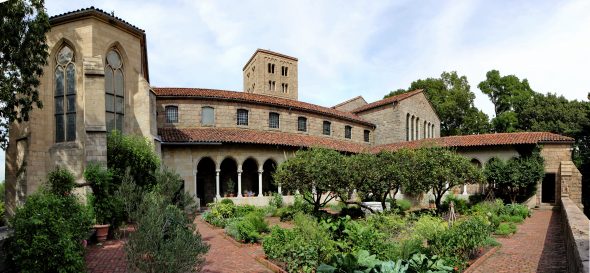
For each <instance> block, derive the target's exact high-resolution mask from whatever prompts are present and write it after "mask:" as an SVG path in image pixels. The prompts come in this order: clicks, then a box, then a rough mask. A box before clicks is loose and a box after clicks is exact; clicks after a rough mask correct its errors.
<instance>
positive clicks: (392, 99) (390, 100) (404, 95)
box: [351, 89, 424, 114]
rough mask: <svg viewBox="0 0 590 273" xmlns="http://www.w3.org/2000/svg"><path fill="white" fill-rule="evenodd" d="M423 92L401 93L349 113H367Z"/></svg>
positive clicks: (421, 90)
mask: <svg viewBox="0 0 590 273" xmlns="http://www.w3.org/2000/svg"><path fill="white" fill-rule="evenodd" d="M423 91H424V90H423V89H416V90H413V91H408V92H405V93H401V94H398V95H395V96H392V97H389V98H385V99H382V100H378V101H374V102H371V103H369V104H367V105H363V106H361V107H359V108H356V109H354V110H352V111H351V112H352V113H355V114H357V113H360V112H364V111H367V110H371V109H374V108H377V107H380V106H383V105H386V104H389V103H393V102H395V101H402V100H405V99H407V98H410V97H412V96H414V95H416V94H419V93H422V92H423Z"/></svg>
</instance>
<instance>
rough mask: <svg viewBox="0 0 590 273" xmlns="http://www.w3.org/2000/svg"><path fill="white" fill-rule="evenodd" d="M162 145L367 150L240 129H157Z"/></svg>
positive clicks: (307, 137)
mask: <svg viewBox="0 0 590 273" xmlns="http://www.w3.org/2000/svg"><path fill="white" fill-rule="evenodd" d="M158 135H160V136H161V138H162V142H163V144H166V143H168V144H170V143H182V144H191V143H249V144H266V145H281V146H290V147H324V148H330V149H334V150H338V151H345V152H353V153H358V152H362V151H364V150H368V149H369V145H368V144H361V143H356V142H351V141H344V140H337V139H334V138H331V137H321V136H310V135H306V134H295V133H285V132H272V131H260V130H251V129H241V128H160V129H158Z"/></svg>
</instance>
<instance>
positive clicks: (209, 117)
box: [201, 106, 215, 125]
mask: <svg viewBox="0 0 590 273" xmlns="http://www.w3.org/2000/svg"><path fill="white" fill-rule="evenodd" d="M214 123H215V109H213V107H211V106H204V107H203V108H201V125H213V124H214Z"/></svg>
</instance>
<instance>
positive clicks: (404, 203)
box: [392, 199, 412, 211]
mask: <svg viewBox="0 0 590 273" xmlns="http://www.w3.org/2000/svg"><path fill="white" fill-rule="evenodd" d="M395 205H396V207H397V208H398V209H399V210H400V211H408V210H409V209H410V208H412V202H410V201H408V200H406V199H396V200H395ZM392 208H393V206H392Z"/></svg>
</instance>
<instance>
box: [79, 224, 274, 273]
mask: <svg viewBox="0 0 590 273" xmlns="http://www.w3.org/2000/svg"><path fill="white" fill-rule="evenodd" d="M195 223H196V224H197V227H198V229H199V232H200V233H201V236H202V238H203V240H204V241H205V242H207V243H208V244H209V245H210V246H211V248H210V249H209V252H208V253H207V255H206V256H205V265H204V267H203V270H202V271H201V272H207V273H226V272H227V273H233V272H244V273H264V272H272V271H270V270H269V269H268V268H266V267H265V266H263V265H262V264H260V263H259V262H258V261H256V260H255V257H256V256H258V255H262V254H263V250H262V247H261V246H260V245H249V246H243V247H238V246H237V245H236V244H235V243H233V242H232V241H230V239H226V238H225V237H224V235H223V230H222V229H218V228H212V226H210V225H208V224H206V223H205V222H203V221H202V220H201V217H200V216H198V217H197V219H196V220H195ZM124 244H125V241H124V240H110V241H107V242H106V243H105V244H104V245H102V246H98V245H93V246H90V247H88V249H87V251H86V267H87V269H88V272H89V273H122V272H127V262H126V260H125V252H124V250H123V246H124Z"/></svg>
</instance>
